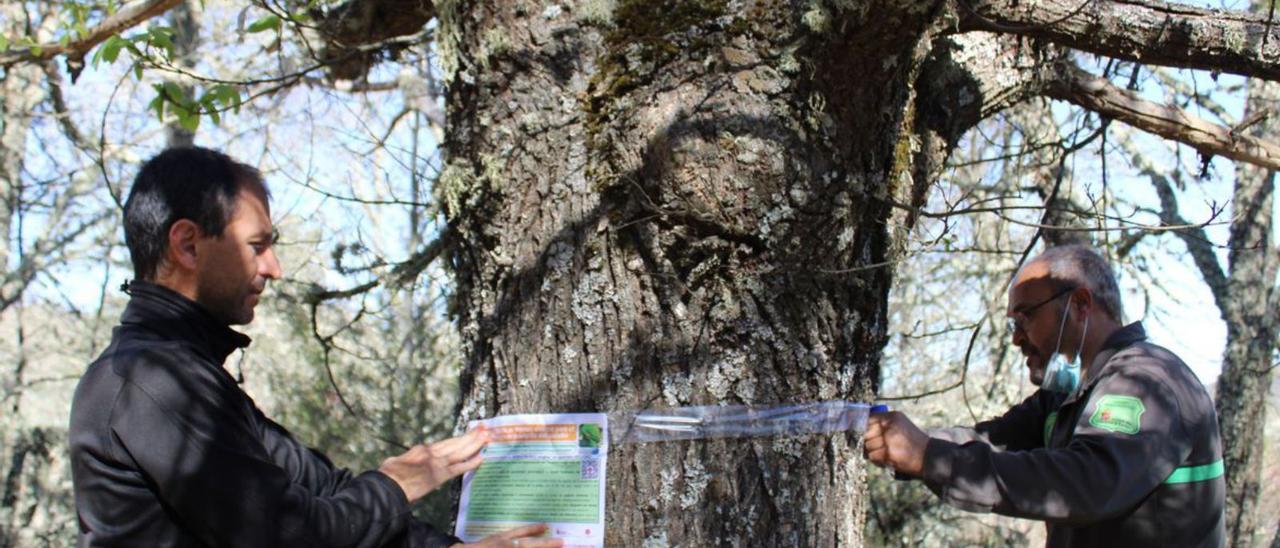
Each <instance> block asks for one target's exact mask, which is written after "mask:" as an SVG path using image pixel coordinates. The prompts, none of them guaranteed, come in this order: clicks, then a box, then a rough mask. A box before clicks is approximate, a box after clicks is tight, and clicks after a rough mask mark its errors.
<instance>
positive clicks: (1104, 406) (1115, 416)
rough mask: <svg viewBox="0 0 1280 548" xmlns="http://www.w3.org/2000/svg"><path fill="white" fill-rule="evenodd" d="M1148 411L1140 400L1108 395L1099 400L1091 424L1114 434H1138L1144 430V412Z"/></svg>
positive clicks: (1090, 419) (1090, 418)
mask: <svg viewBox="0 0 1280 548" xmlns="http://www.w3.org/2000/svg"><path fill="white" fill-rule="evenodd" d="M1146 410H1147V408H1146V407H1145V406H1143V405H1142V400H1140V399H1138V398H1135V397H1133V396H1117V395H1115V394H1107V395H1104V396H1102V397H1101V398H1098V405H1097V406H1096V407H1094V410H1093V415H1092V416H1090V417H1089V424H1092V425H1093V426H1095V427H1098V428H1101V429H1103V430H1110V431H1112V432H1120V433H1123V434H1137V433H1138V431H1140V430H1142V412H1143V411H1146Z"/></svg>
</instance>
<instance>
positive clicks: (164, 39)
mask: <svg viewBox="0 0 1280 548" xmlns="http://www.w3.org/2000/svg"><path fill="white" fill-rule="evenodd" d="M147 35H148V36H150V38H149V39H148V41H147V42H148V43H150V44H151V45H153V46H156V47H158V48H161V49H163V50H164V52H165V57H168V58H173V50H174V47H175V46H174V44H173V31H172V30H171V29H169V28H166V27H155V28H152V29H150V30H148V31H147Z"/></svg>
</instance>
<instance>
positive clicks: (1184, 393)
mask: <svg viewBox="0 0 1280 548" xmlns="http://www.w3.org/2000/svg"><path fill="white" fill-rule="evenodd" d="M1008 316H1009V325H1010V328H1011V329H1010V332H1011V333H1012V334H1013V343H1014V344H1015V345H1017V346H1018V347H1019V348H1020V349H1021V350H1022V353H1023V354H1024V355H1025V356H1027V360H1026V365H1027V368H1028V372H1029V375H1030V377H1031V380H1032V382H1034V383H1036V384H1037V385H1039V386H1040V389H1039V390H1037V391H1036V392H1035V393H1034V394H1032V395H1031V396H1030V397H1028V398H1027V399H1026V400H1024V401H1023V402H1022V403H1020V404H1018V405H1016V406H1014V407H1013V408H1012V409H1009V410H1008V411H1007V412H1005V414H1004V415H1002V416H1000V417H996V418H993V419H991V420H988V421H984V422H981V423H978V424H977V425H976V426H975V427H974V428H951V429H943V430H934V431H931V432H929V433H925V432H923V431H921V430H920V429H919V428H917V427H916V426H915V425H914V424H912V422H911V421H910V420H909V419H908V418H907V416H906V415H904V414H902V413H885V414H880V415H876V416H873V417H872V418H871V419H870V420H869V421H868V426H867V432H866V434H865V436H864V438H863V439H864V441H865V444H866V445H865V450H866V452H867V456H868V458H870V459H871V461H872V462H874V463H876V464H881V465H886V466H891V467H893V468H894V470H896V471H897V472H899V473H901V474H903V475H906V476H909V477H917V478H920V479H923V480H924V482H925V485H927V486H928V487H929V488H930V489H931V490H933V492H934V493H936V494H937V495H938V496H939V497H941V498H942V500H944V501H946V502H947V503H949V504H952V505H954V506H957V507H960V508H963V509H966V510H971V511H977V512H996V513H999V514H1004V515H1009V516H1016V517H1022V518H1031V519H1040V520H1044V521H1046V522H1047V523H1048V539H1047V544H1048V545H1049V546H1125V547H1127V548H1138V547H1143V546H1153V547H1154V546H1199V547H1218V546H1222V545H1223V544H1224V542H1225V535H1224V532H1225V530H1224V526H1223V524H1224V522H1223V513H1222V509H1223V499H1224V494H1225V491H1226V487H1225V484H1224V482H1223V477H1222V473H1223V470H1222V447H1221V442H1220V440H1219V437H1218V419H1217V414H1216V413H1215V412H1214V408H1213V401H1212V400H1211V399H1210V398H1209V394H1208V393H1207V392H1206V391H1205V389H1204V386H1203V385H1201V384H1200V381H1199V380H1198V379H1197V378H1196V377H1195V374H1193V373H1192V372H1191V370H1190V369H1189V368H1188V367H1187V365H1186V364H1185V363H1183V362H1182V360H1180V359H1178V357H1177V356H1175V355H1174V354H1173V353H1172V352H1169V351H1168V350H1166V349H1164V348H1161V347H1159V346H1156V345H1154V344H1151V343H1149V342H1146V333H1145V332H1144V331H1143V328H1142V324H1141V323H1133V324H1129V325H1127V326H1126V325H1123V324H1122V323H1121V322H1120V318H1121V306H1120V292H1119V289H1118V288H1117V285H1116V282H1115V275H1114V274H1113V273H1112V271H1111V268H1110V266H1109V265H1108V264H1107V263H1106V261H1105V260H1104V259H1102V257H1101V256H1099V255H1098V254H1097V253H1095V252H1094V251H1092V250H1091V249H1088V248H1087V247H1083V246H1062V247H1056V248H1051V249H1049V250H1046V251H1045V252H1044V253H1043V254H1041V255H1040V256H1039V257H1036V258H1035V259H1034V260H1032V261H1031V262H1029V263H1027V265H1026V266H1024V267H1023V268H1022V270H1020V271H1019V272H1018V274H1017V276H1015V277H1014V280H1013V283H1012V285H1011V286H1010V289H1009V305H1008ZM1076 360H1079V363H1078V364H1077V363H1074V362H1076Z"/></svg>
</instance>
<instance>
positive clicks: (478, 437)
mask: <svg viewBox="0 0 1280 548" xmlns="http://www.w3.org/2000/svg"><path fill="white" fill-rule="evenodd" d="M472 434H475V435H472ZM454 439H457V440H459V441H460V442H461V443H460V444H458V445H454V446H453V447H451V448H448V449H445V448H441V450H442V452H441V453H440V454H441V455H443V456H444V457H445V458H446V459H448V460H449V462H459V461H464V460H467V459H470V458H471V457H473V456H475V455H476V454H477V453H479V452H480V450H481V449H484V446H485V445H487V444H488V443H489V434H488V433H486V432H483V431H479V430H472V431H471V432H469V433H468V434H467V435H466V436H462V437H460V438H454ZM450 441H452V440H450Z"/></svg>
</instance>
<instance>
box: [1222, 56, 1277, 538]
mask: <svg viewBox="0 0 1280 548" xmlns="http://www.w3.org/2000/svg"><path fill="white" fill-rule="evenodd" d="M1278 100H1280V85H1277V84H1274V83H1269V82H1262V81H1251V82H1249V103H1248V107H1247V108H1246V111H1247V112H1246V113H1245V114H1246V117H1247V116H1248V115H1249V114H1251V113H1253V112H1257V111H1269V112H1271V113H1272V114H1271V115H1270V116H1269V117H1268V118H1266V119H1265V120H1264V121H1263V122H1261V123H1259V124H1258V125H1257V126H1255V127H1254V128H1251V132H1252V133H1253V134H1254V135H1256V136H1264V137H1268V138H1273V137H1274V136H1275V135H1277V134H1280V120H1277V119H1276V116H1275V113H1276V112H1277V107H1280V101H1278ZM1274 188H1275V172H1274V171H1271V170H1267V169H1263V168H1259V167H1255V166H1252V165H1248V164H1240V167H1239V168H1238V172H1237V173H1236V185H1235V191H1234V195H1233V196H1232V199H1231V204H1232V221H1231V236H1230V240H1229V246H1230V252H1229V261H1230V272H1229V273H1228V275H1227V279H1226V289H1227V291H1226V295H1227V296H1228V298H1227V299H1226V300H1225V302H1222V303H1219V307H1220V308H1221V309H1222V317H1223V319H1224V320H1226V323H1227V347H1226V351H1225V352H1224V355H1223V359H1222V375H1221V376H1220V377H1219V378H1218V396H1217V402H1216V404H1217V408H1218V422H1219V424H1220V425H1221V430H1222V452H1223V461H1224V465H1225V467H1226V478H1227V508H1226V518H1227V534H1228V535H1229V536H1230V542H1229V544H1230V545H1232V546H1253V545H1255V544H1261V543H1262V542H1264V541H1265V539H1266V534H1267V532H1266V530H1265V528H1266V526H1268V525H1270V524H1259V523H1258V516H1257V510H1258V508H1257V506H1258V496H1259V494H1260V493H1261V490H1262V489H1261V483H1260V482H1261V481H1262V460H1263V440H1264V439H1265V435H1264V434H1265V432H1264V430H1263V426H1264V425H1265V424H1266V409H1267V393H1268V391H1269V390H1270V388H1271V364H1272V361H1273V359H1274V357H1275V352H1276V329H1277V328H1278V327H1280V324H1277V316H1276V311H1275V308H1274V306H1275V303H1276V302H1277V297H1276V295H1275V292H1276V290H1275V280H1276V269H1277V266H1278V263H1280V253H1277V251H1276V249H1275V244H1274V242H1272V239H1271V233H1272V218H1273V217H1272V202H1273V200H1274V193H1273V190H1274Z"/></svg>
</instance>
